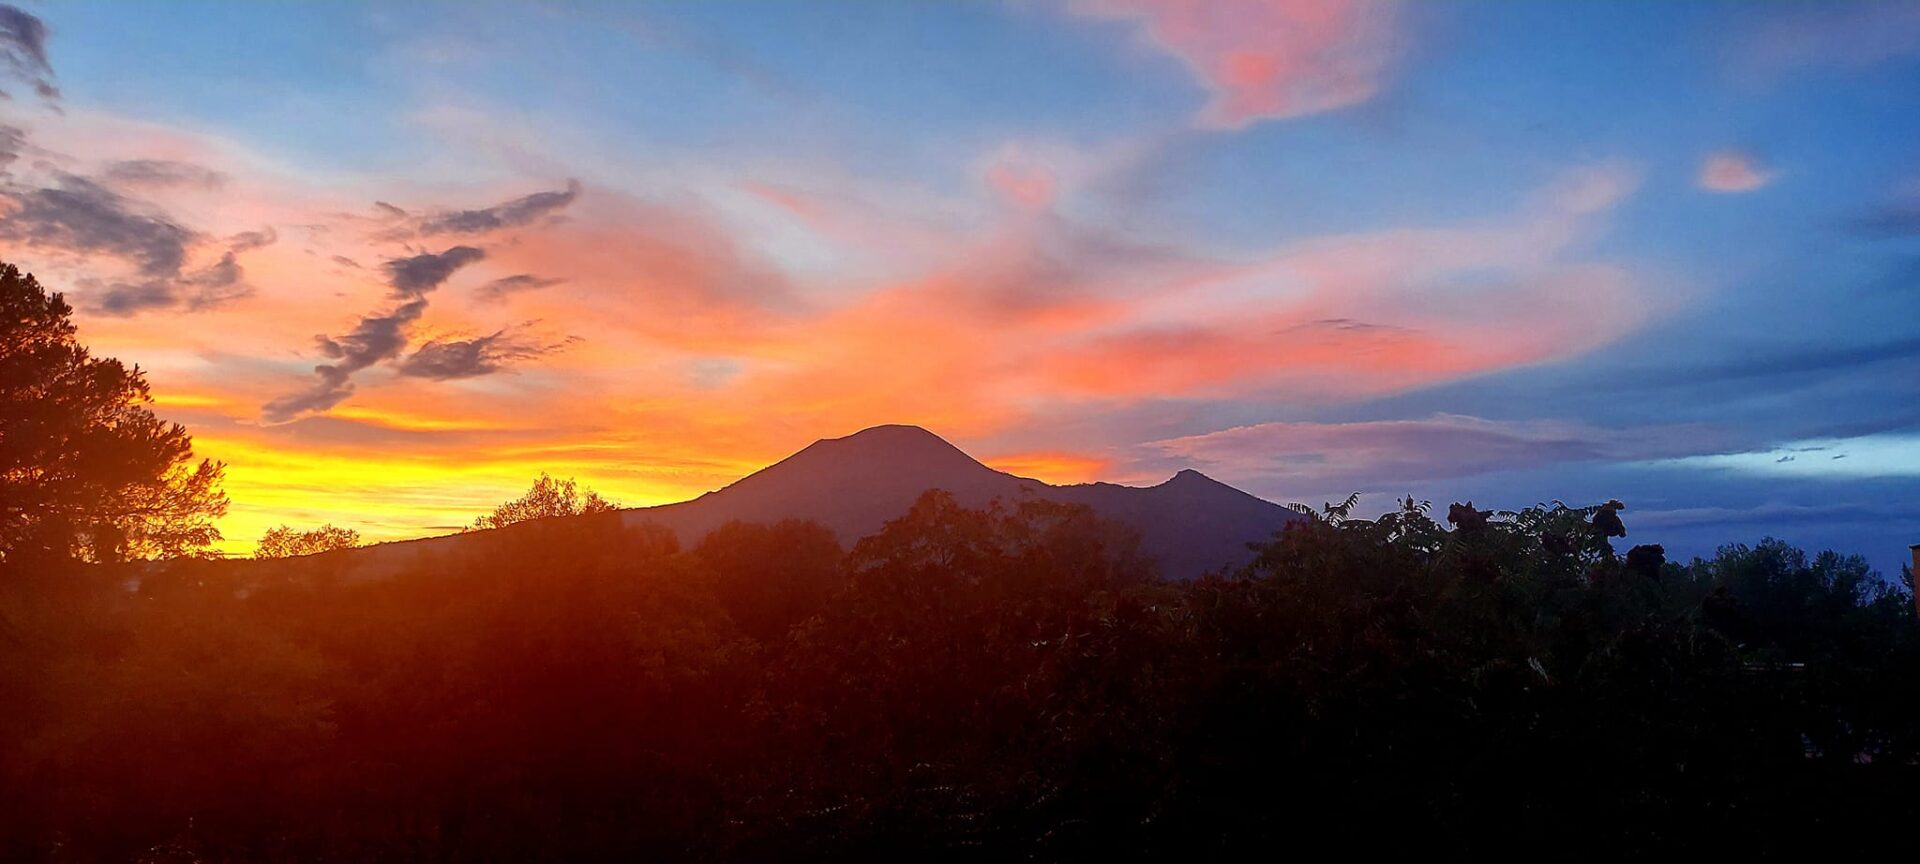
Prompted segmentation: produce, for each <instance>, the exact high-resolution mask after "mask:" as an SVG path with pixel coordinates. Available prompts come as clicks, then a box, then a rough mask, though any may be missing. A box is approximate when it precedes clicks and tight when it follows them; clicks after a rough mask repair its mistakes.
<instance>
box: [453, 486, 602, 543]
mask: <svg viewBox="0 0 1920 864" xmlns="http://www.w3.org/2000/svg"><path fill="white" fill-rule="evenodd" d="M618 509H620V505H618V504H615V503H613V502H612V501H608V500H607V499H605V498H602V497H600V493H598V492H595V491H593V490H591V489H581V488H580V487H579V486H578V485H577V484H575V483H574V481H573V478H571V477H569V478H567V479H565V480H555V479H553V478H552V477H550V476H548V475H547V473H546V472H544V471H542V472H540V479H538V480H535V481H533V487H532V488H530V489H528V490H527V494H525V495H522V496H520V497H518V498H515V499H513V500H512V501H508V502H506V503H504V504H501V505H500V506H498V507H495V508H494V509H493V512H492V513H489V514H487V515H485V516H482V517H480V518H478V519H475V520H473V527H472V528H471V529H469V530H474V531H480V530H485V529H488V528H505V527H507V526H508V525H513V524H516V523H519V522H531V521H533V520H535V519H550V518H552V517H555V516H579V515H581V514H583V513H605V512H607V511H610V510H618Z"/></svg>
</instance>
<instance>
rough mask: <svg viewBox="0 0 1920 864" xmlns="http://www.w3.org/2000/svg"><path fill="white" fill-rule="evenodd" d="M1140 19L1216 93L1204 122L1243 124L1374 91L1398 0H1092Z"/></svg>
mask: <svg viewBox="0 0 1920 864" xmlns="http://www.w3.org/2000/svg"><path fill="white" fill-rule="evenodd" d="M1073 8H1074V9H1075V10H1076V11H1078V12H1079V13H1080V14H1084V15H1091V16H1098V17H1105V18H1121V19H1125V20H1131V21H1135V22H1137V25H1138V27H1139V29H1140V35H1141V37H1142V39H1143V40H1145V41H1146V42H1147V44H1149V45H1152V46H1153V47H1155V48H1157V49H1159V50H1162V51H1165V52H1167V53H1169V54H1172V55H1173V56H1174V57H1177V58H1179V60H1180V61H1181V62H1182V63H1184V64H1186V66H1187V68H1188V70H1189V71H1190V72H1191V73H1192V75H1193V77H1194V79H1195V80H1196V81H1198V82H1199V83H1200V84H1201V85H1202V86H1204V87H1206V88H1207V89H1208V90H1209V91H1210V92H1211V93H1212V99H1211V101H1210V102H1209V103H1208V105H1207V107H1206V109H1205V110H1204V111H1202V112H1201V114H1200V117H1199V122H1200V124H1201V125H1203V126H1209V127H1215V128H1226V129H1237V128H1240V127H1244V126H1247V125H1249V124H1252V123H1255V122H1258V121H1261V120H1271V119H1282V118H1287V117H1298V116H1302V115H1307V114H1317V113H1320V112H1323V111H1332V110H1335V109H1338V108H1345V107H1348V106H1350V105H1356V104H1359V103H1361V102H1365V101H1367V100H1368V99H1371V98H1373V96H1374V94H1375V93H1376V92H1378V91H1379V89H1380V86H1381V83H1382V80H1383V79H1384V78H1385V77H1386V75H1387V70H1388V67H1389V65H1390V64H1391V61H1392V60H1393V17H1394V16H1393V12H1394V10H1393V6H1392V4H1391V3H1387V2H1375V0H1222V2H1214V3H1194V2H1187V0H1085V2H1080V3H1076V4H1075V5H1074V6H1073Z"/></svg>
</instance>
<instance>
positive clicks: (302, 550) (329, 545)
mask: <svg viewBox="0 0 1920 864" xmlns="http://www.w3.org/2000/svg"><path fill="white" fill-rule="evenodd" d="M358 545H360V532H358V531H355V530H353V529H352V528H340V527H337V526H335V525H332V524H327V525H322V526H320V527H318V528H314V529H312V530H309V531H296V530H294V529H293V528H290V527H288V526H286V525H276V526H274V527H272V528H268V529H267V532H266V533H265V534H262V535H260V545H259V547H258V548H256V549H255V550H254V552H253V557H255V558H294V557H298V556H301V555H317V554H319V553H321V552H333V551H337V550H340V549H352V548H353V547H355V546H358Z"/></svg>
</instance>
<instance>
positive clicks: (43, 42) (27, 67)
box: [0, 3, 60, 102]
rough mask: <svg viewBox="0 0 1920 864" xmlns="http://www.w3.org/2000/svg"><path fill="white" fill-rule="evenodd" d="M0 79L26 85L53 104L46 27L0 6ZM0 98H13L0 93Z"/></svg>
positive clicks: (54, 91)
mask: <svg viewBox="0 0 1920 864" xmlns="http://www.w3.org/2000/svg"><path fill="white" fill-rule="evenodd" d="M0 77H10V78H14V79H17V80H19V81H22V82H24V83H26V84H27V85H28V86H30V87H32V88H33V91H34V92H35V93H38V94H40V98H42V99H45V100H47V101H48V102H56V101H58V100H59V98H60V89H59V88H58V87H55V86H53V65H52V64H51V63H48V62H47V25H46V24H45V23H43V22H42V21H41V20H40V19H39V18H35V17H34V16H32V15H31V14H28V13H27V12H25V11H22V10H21V9H19V8H18V7H15V6H9V5H7V4H4V3H0ZM0 98H12V94H10V93H9V92H8V91H6V90H5V89H0Z"/></svg>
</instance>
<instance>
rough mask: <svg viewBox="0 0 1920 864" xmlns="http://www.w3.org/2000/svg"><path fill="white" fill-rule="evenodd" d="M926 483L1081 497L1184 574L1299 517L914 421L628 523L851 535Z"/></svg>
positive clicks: (1235, 494)
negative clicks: (1018, 463) (993, 450)
mask: <svg viewBox="0 0 1920 864" xmlns="http://www.w3.org/2000/svg"><path fill="white" fill-rule="evenodd" d="M928 489H945V490H946V491H948V492H950V493H952V494H953V496H954V498H955V499H956V500H957V501H959V502H960V503H961V504H963V505H967V506H973V507H984V506H986V505H987V504H988V503H990V502H992V501H993V500H994V499H996V498H998V499H1005V500H1007V501H1018V500H1020V499H1022V498H1025V497H1033V498H1040V499H1044V500H1050V501H1059V502H1063V503H1070V504H1084V505H1086V506H1088V507H1091V508H1092V509H1093V510H1094V511H1095V512H1097V513H1099V514H1100V515H1102V516H1105V517H1107V518H1109V519H1113V520H1115V521H1118V522H1121V523H1123V524H1125V525H1128V526H1131V527H1133V528H1135V529H1137V530H1138V531H1139V532H1140V537H1141V551H1142V552H1143V553H1145V554H1146V555H1148V556H1150V557H1152V558H1154V559H1156V560H1158V561H1159V562H1160V565H1161V570H1162V573H1163V574H1164V575H1166V576H1168V577H1172V578H1182V579H1184V578H1191V577H1194V576H1198V575H1200V574H1201V573H1203V572H1206V571H1208V570H1216V569H1219V568H1222V567H1230V566H1237V565H1239V564H1243V563H1245V562H1247V561H1248V560H1251V558H1252V553H1251V551H1249V550H1248V548H1247V544H1249V543H1253V542H1257V541H1262V540H1266V539H1268V538H1270V537H1271V536H1272V535H1273V533H1274V532H1275V531H1277V530H1279V529H1280V527H1281V526H1284V525H1285V524H1287V523H1288V522H1289V521H1291V520H1294V519H1298V518H1300V516H1299V515H1298V514H1296V513H1294V512H1293V511H1291V510H1288V509H1286V508H1285V507H1281V506H1280V505H1278V504H1274V503H1273V502H1270V501H1265V500H1262V499H1259V498H1255V497H1254V496H1252V495H1248V494H1247V493H1245V492H1242V491H1240V490H1238V489H1235V488H1233V487H1231V486H1228V485H1226V484H1224V483H1221V482H1218V481H1216V480H1213V479H1212V478H1209V477H1207V476H1206V475H1204V474H1201V473H1200V472H1198V471H1192V470H1187V471H1181V472H1180V473H1178V474H1176V475H1174V476H1173V478H1172V479H1170V480H1168V481H1166V482H1165V483H1161V484H1160V485H1158V486H1148V487H1133V486H1118V485H1114V484H1112V483H1091V484H1085V485H1078V486H1053V485H1049V484H1047V483H1043V482H1041V481H1039V480H1033V479H1030V478H1025V477H1016V476H1014V475H1012V474H1007V473H1004V472H1001V471H995V470H993V469H992V468H988V467H987V466H985V465H982V464H980V463H979V462H978V461H976V460H975V459H974V458H973V457H971V456H968V455H967V454H965V453H963V452H961V451H960V449H959V448H957V447H955V446H953V445H952V444H949V443H947V441H946V440H945V439H942V438H941V437H940V436H938V435H935V434H933V433H932V432H928V431H927V430H925V429H921V428H919V427H917V426H875V427H873V428H871V429H866V430H863V431H860V432H857V433H855V434H852V435H849V436H847V437H845V438H829V439H824V440H820V441H815V442H814V443H813V444H811V445H808V446H807V448H806V449H804V450H801V451H800V452H798V453H795V454H793V455H792V456H789V457H787V458H786V459H783V460H781V461H779V462H777V463H775V464H773V465H770V466H768V467H766V468H764V469H761V470H760V471H757V472H754V473H753V474H750V475H748V476H746V477H743V478H741V479H740V480H739V481H737V482H735V483H733V484H732V485H729V486H727V487H726V488H724V489H720V490H718V491H714V492H709V493H707V494H705V495H702V496H700V497H699V498H695V499H693V500H691V501H684V502H681V503H679V504H668V505H664V506H660V507H645V508H640V509H635V510H626V511H623V516H624V518H625V519H626V521H627V523H628V524H640V523H644V522H652V523H656V524H659V525H662V526H664V527H667V528H670V529H672V530H673V531H674V533H675V534H676V535H678V536H679V538H680V541H681V543H682V544H691V543H697V542H699V540H700V538H701V537H704V536H706V534H707V532H709V531H711V530H713V529H714V528H717V527H719V526H720V525H723V524H725V523H726V522H728V521H731V520H734V519H738V520H741V521H746V522H776V521H779V520H781V519H788V518H798V519H811V520H813V521H816V522H819V523H821V524H823V525H825V526H827V527H828V528H831V529H832V530H833V531H834V533H836V534H838V535H839V536H840V539H841V541H842V542H844V543H848V544H851V543H852V542H853V541H855V540H858V539H859V538H861V537H865V536H867V535H869V534H873V533H875V532H877V531H879V530H880V527H881V526H882V525H884V524H885V523H886V522H887V521H888V520H890V519H894V518H897V517H899V516H900V515H902V514H904V513H906V511H907V508H908V507H909V506H911V505H912V504H913V502H914V500H915V499H917V498H919V497H920V495H921V494H922V493H924V492H926V491H927V490H928Z"/></svg>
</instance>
